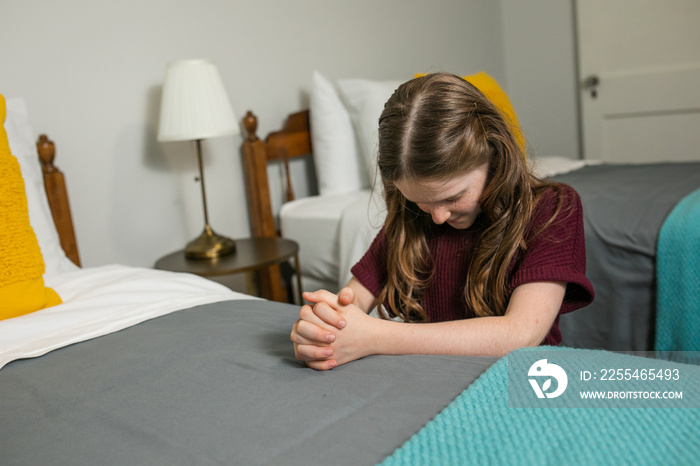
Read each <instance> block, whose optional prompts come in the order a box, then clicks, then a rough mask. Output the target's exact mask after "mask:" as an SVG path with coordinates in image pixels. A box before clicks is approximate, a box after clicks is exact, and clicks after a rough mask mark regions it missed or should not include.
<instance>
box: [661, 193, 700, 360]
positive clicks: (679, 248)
mask: <svg viewBox="0 0 700 466" xmlns="http://www.w3.org/2000/svg"><path fill="white" fill-rule="evenodd" d="M656 281H657V295H656V300H657V301H656V350H657V351H700V190H697V191H695V192H693V193H691V194H690V195H688V196H686V197H685V198H683V199H682V200H681V202H679V203H678V205H676V207H675V208H674V209H673V210H672V211H671V213H670V214H669V216H668V218H667V219H666V221H664V224H663V226H662V227H661V232H660V233H659V242H658V245H657V253H656Z"/></svg>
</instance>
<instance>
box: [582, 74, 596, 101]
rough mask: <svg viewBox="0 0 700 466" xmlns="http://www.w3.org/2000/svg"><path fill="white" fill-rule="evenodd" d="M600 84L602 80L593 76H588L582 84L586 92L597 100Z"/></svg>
mask: <svg viewBox="0 0 700 466" xmlns="http://www.w3.org/2000/svg"><path fill="white" fill-rule="evenodd" d="M599 84H600V78H599V77H598V76H597V75H595V74H592V75H590V76H587V77H586V78H585V79H584V80H583V83H582V84H581V87H582V88H583V90H584V91H588V92H589V93H590V94H591V98H592V99H595V98H596V97H598V85H599Z"/></svg>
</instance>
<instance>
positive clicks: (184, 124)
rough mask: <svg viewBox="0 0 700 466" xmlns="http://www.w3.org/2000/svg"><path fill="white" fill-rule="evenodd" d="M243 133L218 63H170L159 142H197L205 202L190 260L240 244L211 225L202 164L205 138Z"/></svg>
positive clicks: (190, 246)
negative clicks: (201, 222) (200, 226)
mask: <svg viewBox="0 0 700 466" xmlns="http://www.w3.org/2000/svg"><path fill="white" fill-rule="evenodd" d="M239 132H240V128H239V127H238V124H237V122H236V117H235V116H234V114H233V109H232V108H231V103H230V102H229V99H228V96H227V95H226V89H224V85H223V83H222V81H221V76H219V71H218V70H217V68H216V66H215V65H214V64H213V63H211V62H210V61H208V60H184V61H177V62H173V63H170V64H168V66H167V69H166V72H165V83H164V84H163V98H162V101H161V107H160V125H159V127H158V141H195V143H196V149H197V163H198V165H199V181H200V183H201V188H202V203H203V205H204V231H203V232H202V234H201V235H199V237H198V238H196V239H194V240H192V241H190V242H189V243H188V244H187V247H186V248H185V256H186V257H187V258H188V259H214V258H217V257H221V256H225V255H227V254H232V253H234V252H235V251H236V243H235V242H234V241H233V240H232V239H229V238H226V237H224V236H221V235H218V234H216V233H215V232H214V231H213V230H212V228H211V226H210V225H209V215H208V213H207V195H206V190H205V186H204V170H203V167H202V140H203V139H205V138H213V137H218V136H227V135H230V134H236V133H239Z"/></svg>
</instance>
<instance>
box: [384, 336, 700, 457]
mask: <svg viewBox="0 0 700 466" xmlns="http://www.w3.org/2000/svg"><path fill="white" fill-rule="evenodd" d="M528 350H530V349H526V350H519V351H528ZM548 350H551V351H569V352H570V354H571V355H574V356H575V357H574V359H577V358H578V359H580V360H581V361H588V362H590V361H592V360H595V361H597V362H598V363H600V364H603V366H601V367H608V366H609V367H611V368H613V367H625V365H626V364H627V363H629V361H630V358H634V359H633V360H641V361H648V360H647V359H646V358H641V357H638V356H630V355H621V354H617V353H611V352H607V351H602V350H571V349H567V348H548ZM513 354H514V353H511V354H510V355H509V356H506V357H504V358H502V359H500V360H499V361H498V362H496V364H494V365H493V366H492V367H491V368H489V370H487V371H486V372H485V373H484V374H482V376H481V377H480V378H478V379H477V380H476V381H475V382H474V383H473V384H472V385H471V386H470V387H469V388H467V389H466V390H465V391H464V392H463V393H462V394H461V395H459V396H458V397H457V398H456V399H455V400H454V401H453V402H452V403H451V404H450V405H448V406H447V407H446V408H445V409H444V410H443V411H442V412H441V413H440V414H438V415H437V416H436V417H435V418H434V419H433V420H432V421H430V422H429V423H428V424H426V425H425V426H424V427H423V428H422V429H421V430H420V431H419V432H418V433H417V434H415V435H414V436H413V437H412V438H411V439H410V440H408V441H407V442H406V443H405V444H404V445H403V446H401V447H400V448H398V449H397V450H396V451H395V452H394V453H393V454H392V455H391V456H389V457H388V458H386V459H385V460H384V462H383V463H382V464H383V465H471V464H475V465H483V464H508V465H511V464H527V465H529V464H557V465H558V464H596V465H599V464H635V465H646V464H649V465H652V464H653V465H657V464H698V460H699V459H700V436H699V435H698V432H700V409H695V408H663V409H660V408H637V409H634V408H555V409H546V408H511V407H509V400H508V396H509V391H508V380H509V379H508V360H509V358H512V355H513ZM569 360H571V358H569ZM512 361H514V359H512ZM665 363H666V364H670V365H671V366H670V367H678V368H681V373H682V374H683V375H684V377H686V378H689V379H690V380H688V382H690V383H689V385H690V386H694V387H697V386H698V385H700V367H698V366H693V365H687V364H678V363H670V362H665ZM642 364H648V363H644V362H642ZM589 368H590V367H589ZM573 369H574V371H578V370H579V369H581V368H573ZM572 382H574V385H575V382H576V381H572V380H570V382H569V387H570V388H571V387H572ZM649 383H650V384H652V385H653V383H652V382H649ZM690 391H691V392H693V393H688V394H685V393H684V395H686V396H687V397H689V398H694V399H697V397H698V396H699V394H698V390H692V389H691V390H690ZM691 404H692V403H691Z"/></svg>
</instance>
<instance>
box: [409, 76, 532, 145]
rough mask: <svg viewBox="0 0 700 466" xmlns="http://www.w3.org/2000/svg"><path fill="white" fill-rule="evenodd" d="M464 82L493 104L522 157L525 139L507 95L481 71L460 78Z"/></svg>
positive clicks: (493, 80) (494, 81)
mask: <svg viewBox="0 0 700 466" xmlns="http://www.w3.org/2000/svg"><path fill="white" fill-rule="evenodd" d="M421 76H425V75H424V74H417V75H416V78H419V77H421ZM462 78H464V79H465V80H466V81H468V82H469V83H470V84H472V85H473V86H474V87H476V88H477V89H479V91H481V93H482V94H484V95H485V96H486V98H487V99H489V100H490V101H491V102H493V104H494V105H495V106H496V108H498V109H499V110H500V111H501V113H502V114H503V117H504V118H505V120H506V123H508V125H509V126H510V130H511V132H512V133H513V137H515V140H516V141H517V143H518V145H519V146H520V149H521V150H522V151H523V155H525V154H526V147H525V138H524V137H523V133H522V131H521V130H520V123H518V117H517V116H516V114H515V110H513V105H511V103H510V100H509V99H508V95H507V94H506V93H505V92H504V91H503V89H501V86H499V85H498V82H497V81H496V80H495V79H493V78H492V77H491V76H489V75H488V74H486V73H485V72H483V71H479V72H478V73H476V74H471V75H469V76H462Z"/></svg>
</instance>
